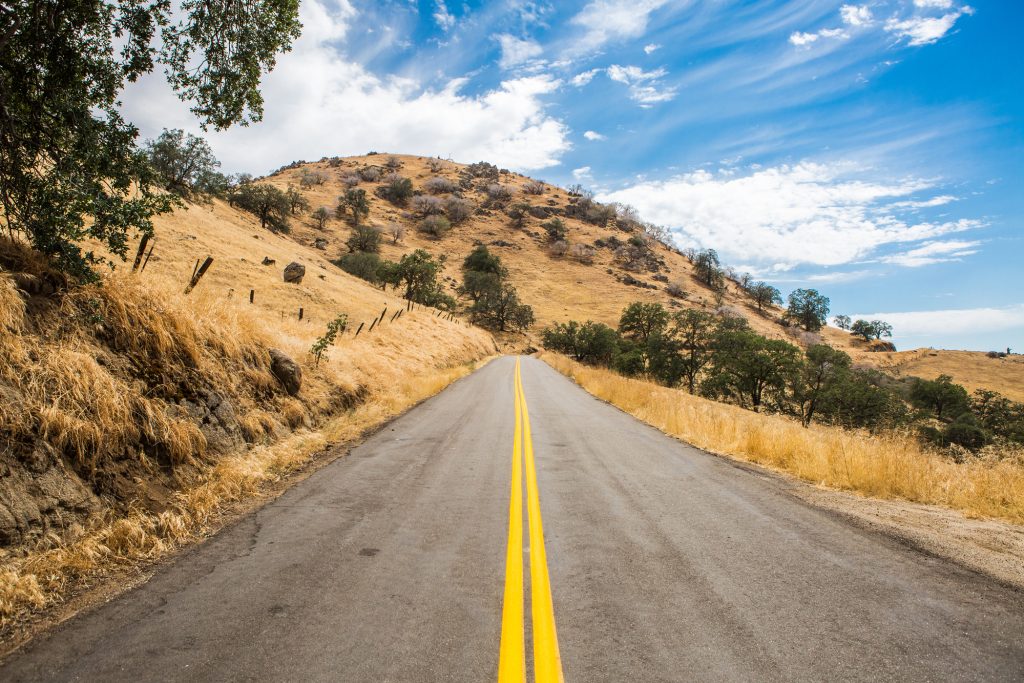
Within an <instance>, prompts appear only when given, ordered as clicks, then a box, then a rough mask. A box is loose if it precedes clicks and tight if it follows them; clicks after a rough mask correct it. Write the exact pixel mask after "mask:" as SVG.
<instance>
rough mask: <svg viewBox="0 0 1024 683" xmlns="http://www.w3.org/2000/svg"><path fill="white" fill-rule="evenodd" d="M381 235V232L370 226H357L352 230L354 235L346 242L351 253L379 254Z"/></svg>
mask: <svg viewBox="0 0 1024 683" xmlns="http://www.w3.org/2000/svg"><path fill="white" fill-rule="evenodd" d="M380 242H381V234H380V230H378V229H377V228H375V227H372V226H369V225H357V226H356V227H354V228H352V234H351V235H349V238H348V240H346V241H345V246H347V247H348V250H349V251H353V252H354V251H363V252H367V253H374V254H375V253H377V252H379V251H380Z"/></svg>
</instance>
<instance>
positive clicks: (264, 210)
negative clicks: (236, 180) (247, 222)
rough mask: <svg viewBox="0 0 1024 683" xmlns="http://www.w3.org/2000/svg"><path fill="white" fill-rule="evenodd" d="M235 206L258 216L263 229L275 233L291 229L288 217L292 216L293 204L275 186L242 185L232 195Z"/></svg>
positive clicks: (263, 184)
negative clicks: (268, 229)
mask: <svg viewBox="0 0 1024 683" xmlns="http://www.w3.org/2000/svg"><path fill="white" fill-rule="evenodd" d="M231 203H232V205H234V206H237V207H239V208H240V209H244V210H245V211H248V212H250V213H254V214H256V215H257V216H258V217H259V219H260V227H261V228H270V229H271V230H273V231H274V232H288V231H289V230H290V229H291V226H290V224H289V223H288V216H289V215H290V214H291V202H289V201H288V196H287V195H286V194H285V193H284V192H282V191H281V190H279V189H277V188H276V187H274V186H273V185H267V184H265V183H246V184H244V185H240V186H239V187H238V189H236V190H235V192H234V193H233V194H232V195H231Z"/></svg>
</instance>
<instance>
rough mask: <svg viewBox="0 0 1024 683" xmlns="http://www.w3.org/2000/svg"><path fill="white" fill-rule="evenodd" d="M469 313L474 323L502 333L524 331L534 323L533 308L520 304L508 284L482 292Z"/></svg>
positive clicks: (513, 288) (514, 291) (517, 295)
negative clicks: (510, 330)
mask: <svg viewBox="0 0 1024 683" xmlns="http://www.w3.org/2000/svg"><path fill="white" fill-rule="evenodd" d="M469 311H470V315H471V316H472V318H473V320H474V321H475V322H479V323H480V324H482V325H484V326H485V327H490V328H492V329H496V330H500V331H502V332H505V331H507V330H509V329H513V330H519V331H524V330H526V329H527V328H528V327H530V326H531V325H533V322H534V316H533V308H531V307H530V306H527V305H526V304H524V303H522V302H521V301H520V300H519V294H518V293H517V292H516V288H515V287H513V286H512V285H510V284H508V283H501V284H500V285H499V286H497V287H492V288H489V289H486V290H484V292H483V293H482V294H481V296H480V298H479V299H478V300H477V301H476V302H475V303H474V304H473V306H472V307H470V309H469Z"/></svg>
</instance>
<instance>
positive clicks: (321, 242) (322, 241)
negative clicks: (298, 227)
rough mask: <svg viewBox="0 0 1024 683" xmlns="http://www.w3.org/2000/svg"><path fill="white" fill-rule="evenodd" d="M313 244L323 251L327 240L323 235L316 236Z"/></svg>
mask: <svg viewBox="0 0 1024 683" xmlns="http://www.w3.org/2000/svg"><path fill="white" fill-rule="evenodd" d="M313 246H314V247H316V248H317V249H320V250H321V251H323V250H324V249H327V240H326V239H324V238H323V237H317V238H316V241H315V242H313Z"/></svg>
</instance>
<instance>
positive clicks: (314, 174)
mask: <svg viewBox="0 0 1024 683" xmlns="http://www.w3.org/2000/svg"><path fill="white" fill-rule="evenodd" d="M326 181H327V176H326V175H325V174H324V173H323V172H321V171H311V170H309V169H305V170H304V171H303V172H302V174H301V175H300V176H299V186H300V187H302V188H303V189H309V188H311V187H313V186H315V185H323V184H324V183H325V182H326Z"/></svg>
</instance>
